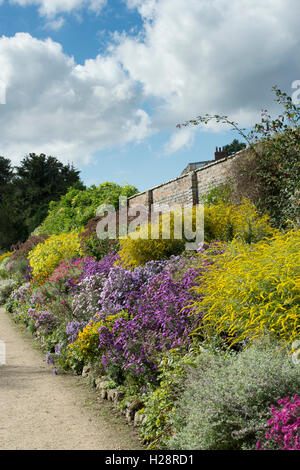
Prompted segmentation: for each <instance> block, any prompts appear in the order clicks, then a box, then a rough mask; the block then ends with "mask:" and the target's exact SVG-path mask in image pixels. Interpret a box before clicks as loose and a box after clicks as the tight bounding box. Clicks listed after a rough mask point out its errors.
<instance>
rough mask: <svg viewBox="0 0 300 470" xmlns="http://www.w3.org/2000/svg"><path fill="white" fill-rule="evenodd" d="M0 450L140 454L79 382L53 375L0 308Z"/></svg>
mask: <svg viewBox="0 0 300 470" xmlns="http://www.w3.org/2000/svg"><path fill="white" fill-rule="evenodd" d="M0 340H2V341H4V342H5V343H6V365H2V366H1V365H0V450H12V449H13V450H33V449H38V450H56V449H59V450H76V449H80V450H82V449H85V450H95V449H98V450H129V449H132V450H140V449H141V444H140V442H139V440H138V437H137V434H136V433H135V431H134V429H133V428H131V427H128V426H127V425H126V424H125V422H124V421H123V419H122V418H120V417H119V416H118V415H117V413H116V412H115V411H114V410H112V408H111V407H110V405H108V403H106V402H104V401H99V400H97V397H96V393H95V392H94V391H93V390H92V389H91V388H90V387H89V386H88V384H86V383H85V381H84V380H83V379H81V378H80V377H76V376H70V375H57V376H56V375H54V374H53V372H52V368H51V366H49V365H48V364H46V363H45V359H44V355H43V354H42V353H41V351H39V350H38V349H37V348H36V347H34V342H33V340H32V338H31V336H29V335H28V334H27V333H21V332H20V330H19V329H18V327H17V326H16V325H15V324H14V323H13V321H12V320H11V319H10V318H9V316H8V315H7V314H6V313H5V311H4V310H3V309H0Z"/></svg>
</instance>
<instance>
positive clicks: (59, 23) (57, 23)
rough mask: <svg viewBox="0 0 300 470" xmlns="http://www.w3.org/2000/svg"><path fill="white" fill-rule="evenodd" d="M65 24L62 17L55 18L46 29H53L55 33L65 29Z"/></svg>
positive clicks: (48, 23) (47, 24)
mask: <svg viewBox="0 0 300 470" xmlns="http://www.w3.org/2000/svg"><path fill="white" fill-rule="evenodd" d="M64 24H65V20H64V18H63V17H62V16H59V17H58V18H55V19H54V20H50V21H48V22H47V23H46V24H45V28H46V29H52V30H53V31H58V30H59V29H60V28H62V27H63V25H64Z"/></svg>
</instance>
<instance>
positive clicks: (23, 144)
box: [0, 33, 151, 162]
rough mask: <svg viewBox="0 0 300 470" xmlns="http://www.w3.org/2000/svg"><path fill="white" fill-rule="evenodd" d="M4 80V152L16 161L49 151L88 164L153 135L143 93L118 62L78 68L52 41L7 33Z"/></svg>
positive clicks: (1, 41)
mask: <svg viewBox="0 0 300 470" xmlns="http://www.w3.org/2000/svg"><path fill="white" fill-rule="evenodd" d="M0 80H2V81H3V82H4V83H6V84H7V90H6V102H7V104H6V105H1V106H0V155H6V156H8V157H11V158H12V159H13V160H14V161H17V160H19V159H20V158H21V157H22V156H24V155H25V154H27V153H29V152H36V153H39V152H44V153H48V154H52V155H55V156H58V157H59V158H62V159H63V160H71V161H74V162H88V161H90V159H91V156H92V154H93V152H95V151H97V150H101V149H104V148H107V147H113V146H115V145H123V144H125V143H127V142H130V141H132V140H142V139H143V138H145V137H146V136H147V135H149V133H150V130H149V129H150V126H151V120H150V118H149V116H148V115H147V113H146V112H145V111H143V110H142V109H141V108H140V106H141V95H140V92H139V90H138V89H137V87H136V84H135V83H134V81H133V80H132V79H130V78H129V77H128V76H127V75H126V74H125V73H124V71H123V69H122V67H121V66H120V64H119V63H118V62H117V61H116V60H115V59H114V57H109V56H108V57H101V56H98V57H97V58H96V59H94V60H88V61H86V62H85V64H84V65H76V63H75V62H74V59H73V58H71V57H68V56H67V55H65V54H64V52H63V51H62V48H61V46H60V45H59V44H58V43H55V42H53V41H52V40H51V39H47V40H45V41H42V40H38V39H35V38H33V37H32V36H30V35H29V34H27V33H18V34H16V35H15V36H14V37H12V38H7V37H4V36H3V37H2V38H0Z"/></svg>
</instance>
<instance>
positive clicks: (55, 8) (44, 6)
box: [10, 0, 106, 18]
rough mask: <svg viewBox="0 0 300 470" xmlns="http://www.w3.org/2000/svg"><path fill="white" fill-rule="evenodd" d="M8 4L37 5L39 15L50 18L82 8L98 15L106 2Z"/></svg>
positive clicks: (49, 0)
mask: <svg viewBox="0 0 300 470" xmlns="http://www.w3.org/2000/svg"><path fill="white" fill-rule="evenodd" d="M10 2H11V3H16V4H18V5H21V6H23V7H25V6H28V5H37V6H38V7H39V12H40V14H41V15H43V16H47V17H50V18H51V17H54V16H55V15H57V14H58V13H63V12H65V13H70V12H71V11H73V10H78V9H80V8H83V7H87V8H88V9H89V10H91V11H93V12H95V13H97V14H98V13H100V11H101V10H102V8H103V6H104V5H105V4H106V0H10Z"/></svg>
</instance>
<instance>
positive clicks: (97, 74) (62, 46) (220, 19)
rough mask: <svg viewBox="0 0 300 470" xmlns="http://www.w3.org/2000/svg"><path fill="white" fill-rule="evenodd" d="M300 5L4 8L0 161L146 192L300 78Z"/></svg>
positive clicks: (59, 2) (284, 0)
mask: <svg viewBox="0 0 300 470" xmlns="http://www.w3.org/2000/svg"><path fill="white" fill-rule="evenodd" d="M299 18H300V2H299V0H264V1H262V0H230V1H228V0H0V32H1V34H0V36H1V37H0V99H1V96H2V101H3V90H4V89H5V95H6V104H1V105H0V155H3V156H6V157H9V158H11V159H12V160H13V161H14V162H15V163H17V162H18V161H20V159H21V158H22V157H24V156H25V155H26V154H28V153H30V152H35V153H46V154H48V155H50V154H51V155H54V156H56V157H57V158H59V159H60V160H62V161H64V162H73V163H74V165H75V166H76V167H77V168H78V169H80V170H81V172H82V178H83V180H84V182H85V183H86V184H87V185H91V184H96V185H98V184H100V183H101V182H103V181H115V182H118V183H124V182H129V183H131V184H134V185H135V186H137V187H138V188H139V189H140V190H144V189H147V188H148V187H151V186H154V185H157V184H160V183H162V182H164V181H167V180H169V179H171V178H175V177H176V176H178V175H179V174H180V173H181V171H182V170H183V168H184V167H185V166H186V165H187V164H188V163H189V162H193V161H201V160H210V159H213V154H214V150H215V147H216V146H222V145H225V144H227V143H229V142H231V141H232V139H233V138H234V137H236V135H235V134H233V132H231V131H228V130H227V129H225V128H221V127H216V126H213V127H212V128H205V129H202V128H200V127H195V128H183V129H177V128H176V125H177V124H178V123H181V122H184V121H185V120H188V119H191V118H194V117H196V116H198V115H200V114H205V113H218V114H226V115H229V116H230V117H231V118H232V119H234V120H236V121H238V122H239V123H240V124H241V126H243V127H249V126H251V124H253V123H254V122H256V121H257V120H258V119H259V114H260V110H261V109H262V108H265V107H267V108H268V109H270V110H271V111H272V112H274V113H275V112H276V106H275V103H274V94H273V93H272V86H273V85H278V86H279V87H280V88H281V89H282V90H284V91H286V92H287V93H289V94H292V90H291V84H292V82H293V81H295V80H299V79H300V60H299V59H300V57H299V56H300V33H299Z"/></svg>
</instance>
